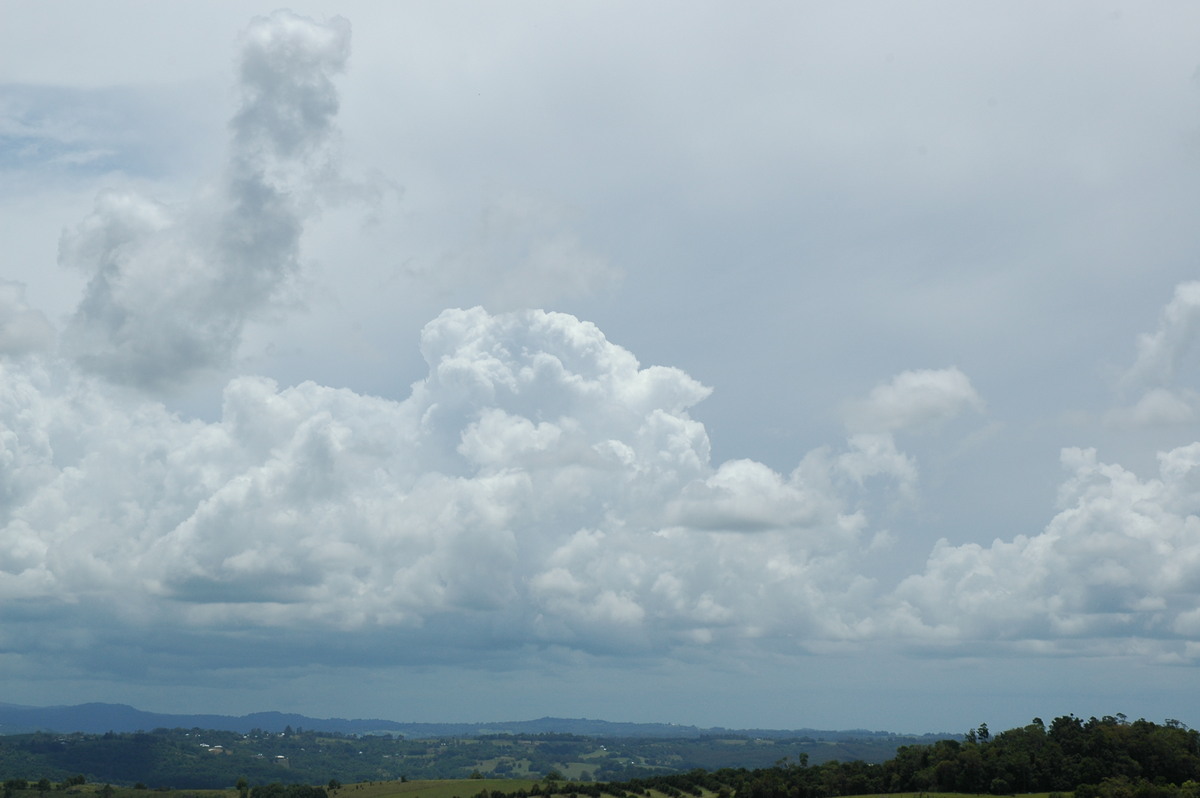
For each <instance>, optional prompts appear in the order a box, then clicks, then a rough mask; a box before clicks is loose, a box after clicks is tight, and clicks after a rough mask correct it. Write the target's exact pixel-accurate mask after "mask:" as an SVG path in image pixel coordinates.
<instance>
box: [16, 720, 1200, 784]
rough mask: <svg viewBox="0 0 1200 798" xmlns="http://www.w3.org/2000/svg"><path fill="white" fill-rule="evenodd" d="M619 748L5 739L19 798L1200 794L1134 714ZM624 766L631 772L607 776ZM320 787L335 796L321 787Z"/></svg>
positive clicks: (330, 738) (1198, 736)
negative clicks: (820, 752) (747, 760)
mask: <svg viewBox="0 0 1200 798" xmlns="http://www.w3.org/2000/svg"><path fill="white" fill-rule="evenodd" d="M688 742H695V741H688ZM610 743H614V741H607V742H600V741H597V740H594V739H589V738H579V737H575V736H573V735H537V736H535V737H534V738H528V739H525V738H521V739H518V738H515V737H509V736H501V737H496V738H484V739H470V740H432V741H430V740H397V739H394V738H391V737H365V738H363V737H353V736H351V737H343V736H339V735H330V734H320V735H317V734H311V733H305V732H302V731H292V730H290V729H289V730H287V731H286V732H285V733H284V734H266V733H255V732H252V733H250V734H244V735H243V734H236V733H232V732H212V731H201V730H199V729H193V730H187V731H184V730H157V731H155V732H152V733H148V734H147V733H138V734H131V735H115V734H111V733H110V734H106V735H57V736H56V735H48V734H38V735H21V736H17V737H8V738H0V774H3V775H6V776H7V777H8V780H7V781H5V782H3V788H4V796H3V798H35V796H36V798H54V796H53V795H52V793H55V792H65V793H66V794H67V795H72V796H74V795H82V796H87V798H92V796H95V797H96V798H136V796H139V795H140V796H145V795H146V787H145V785H146V784H150V785H152V786H153V787H155V788H157V789H158V790H160V791H164V792H165V791H169V790H170V788H171V786H172V785H177V786H182V787H186V788H187V789H186V790H185V791H182V792H180V791H176V792H174V793H173V795H174V796H175V798H209V796H206V795H205V794H204V793H203V792H202V789H203V788H206V787H213V788H223V789H222V790H220V791H219V792H215V793H211V794H209V795H211V796H212V798H218V797H219V798H535V797H538V798H555V797H556V796H557V797H561V798H581V797H582V796H587V798H689V797H690V798H831V797H832V796H847V795H885V794H887V795H892V796H901V795H908V794H919V795H923V794H928V793H939V794H942V795H946V796H950V795H958V794H969V795H979V794H988V793H990V794H996V795H1007V794H1014V793H1024V794H1040V795H1043V796H1044V798H1067V794H1068V793H1073V794H1074V795H1073V798H1200V732H1197V731H1195V730H1192V729H1189V728H1187V727H1186V726H1184V725H1183V724H1182V723H1179V722H1178V721H1174V720H1168V721H1166V722H1165V723H1163V724H1155V723H1151V722H1149V721H1146V720H1137V721H1133V722H1129V721H1128V720H1127V719H1126V718H1125V717H1124V716H1122V715H1117V716H1105V717H1103V718H1099V719H1097V718H1090V719H1088V720H1086V721H1084V720H1082V719H1080V718H1076V717H1075V716H1073V715H1067V716H1064V717H1060V718H1056V719H1055V720H1054V721H1053V722H1052V723H1051V724H1050V725H1049V726H1047V725H1046V724H1044V723H1043V722H1042V721H1041V720H1040V719H1038V718H1035V719H1034V720H1033V722H1032V723H1030V724H1029V725H1027V726H1024V727H1021V728H1017V729H1010V730H1008V731H1005V732H1002V733H999V734H996V735H992V734H991V732H990V731H989V730H988V728H987V726H986V725H981V726H979V727H978V728H976V729H971V730H970V731H969V732H968V733H967V734H965V735H963V737H962V739H961V740H950V739H945V740H938V741H937V742H934V743H932V744H921V745H905V746H900V747H899V748H898V749H897V750H896V751H895V755H894V756H893V757H892V758H890V759H887V760H885V761H881V762H867V761H863V760H855V761H846V762H842V761H838V760H829V761H824V762H819V763H814V764H810V758H809V756H808V754H807V753H804V752H801V753H798V754H797V755H796V756H795V757H794V758H793V757H784V758H780V759H779V760H777V761H776V762H774V763H773V764H771V765H769V766H766V767H755V768H747V767H740V766H739V767H719V768H716V769H705V768H703V767H695V768H691V769H689V770H687V771H681V770H680V769H679V768H678V764H679V763H680V762H682V761H685V760H684V758H683V755H682V754H680V753H679V752H678V750H676V749H673V748H672V747H671V746H672V745H673V744H679V745H682V744H683V743H682V741H674V743H672V742H671V741H656V745H657V747H656V745H651V744H650V743H648V742H645V741H643V743H644V745H645V746H646V747H643V748H641V749H638V750H640V753H639V754H637V755H636V756H637V760H636V761H635V760H634V759H633V756H634V755H633V754H631V753H630V752H631V751H632V750H634V749H633V748H631V747H630V746H631V745H632V744H631V743H630V741H626V745H625V747H624V748H620V747H617V750H615V751H613V750H609V749H610ZM710 743H713V744H714V746H715V750H720V751H725V750H726V749H731V748H733V749H743V752H745V751H753V750H754V749H755V746H756V745H762V746H764V747H769V746H768V745H767V744H766V743H765V742H762V741H753V740H747V739H741V740H739V741H730V740H722V741H720V744H719V745H716V743H715V742H714V741H710ZM735 743H736V744H735ZM792 744H793V745H796V741H793V743H792ZM614 747H616V746H615V743H614ZM635 748H636V746H635ZM668 751H675V753H673V754H668V753H667V752H668ZM277 752H278V753H277ZM672 765H675V767H674V768H672V767H671V766H672ZM422 768H424V769H428V770H434V769H437V768H452V769H453V770H454V771H455V773H454V775H455V776H456V777H457V778H458V779H460V780H458V781H428V780H426V781H421V780H418V779H410V778H409V773H412V774H416V773H417V772H418V771H419V770H421V769H422ZM613 770H617V771H619V772H621V771H623V772H625V773H627V774H628V775H625V776H623V777H621V778H617V779H605V778H602V777H603V776H604V775H605V774H607V773H609V772H612V771H613ZM396 771H409V773H405V772H399V773H397V772H396ZM597 775H598V776H600V777H601V778H599V779H598V778H596V776H597ZM497 776H502V778H497ZM35 777H36V780H35ZM130 784H133V789H130V788H129V785H130ZM314 784H319V785H322V786H310V785H314ZM111 785H119V786H116V787H114V786H111Z"/></svg>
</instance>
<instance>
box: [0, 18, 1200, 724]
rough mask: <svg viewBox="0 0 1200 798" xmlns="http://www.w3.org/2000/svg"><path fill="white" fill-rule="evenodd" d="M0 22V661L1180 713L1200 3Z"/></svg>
mask: <svg viewBox="0 0 1200 798" xmlns="http://www.w3.org/2000/svg"><path fill="white" fill-rule="evenodd" d="M3 13H4V17H5V20H6V22H5V24H4V25H3V26H0V240H3V242H4V247H3V249H2V250H0V684H2V685H4V689H3V695H0V700H3V701H7V702H12V703H24V704H36V705H42V704H70V703H82V702H87V701H108V702H120V703H129V704H133V705H135V706H138V707H139V708H142V709H147V710H153V711H159V712H194V711H205V712H221V713H229V714H244V713H247V712H253V711H265V710H279V711H289V712H301V713H304V714H308V715H312V716H318V717H330V716H338V717H380V718H388V719H392V720H400V721H428V722H435V721H499V720H518V719H528V718H536V717H542V716H547V715H551V716H562V717H590V718H602V719H608V720H614V721H648V722H649V721H653V722H670V723H680V724H694V725H699V726H726V727H733V728H750V727H760V728H764V727H765V728H802V727H810V728H826V729H830V728H833V729H848V728H870V729H887V730H891V731H897V732H927V731H930V732H931V731H948V732H965V731H966V730H967V729H970V728H973V727H975V726H976V725H978V724H979V723H981V722H984V723H987V724H988V725H989V726H990V727H991V728H993V729H1001V728H1009V727H1012V726H1017V725H1023V724H1025V723H1028V722H1029V721H1030V720H1031V719H1032V718H1033V717H1035V716H1036V717H1043V718H1046V719H1050V718H1052V717H1056V716H1059V715H1065V714H1068V713H1074V714H1077V715H1080V716H1082V717H1088V716H1091V715H1097V716H1099V715H1105V714H1116V713H1125V714H1126V715H1128V716H1129V717H1134V718H1136V717H1146V718H1147V719H1150V720H1155V721H1161V720H1163V719H1166V718H1176V719H1179V720H1181V721H1183V722H1184V723H1188V724H1191V725H1200V699H1198V698H1197V696H1198V695H1200V692H1198V691H1197V689H1196V688H1197V687H1198V686H1200V670H1198V668H1200V423H1198V422H1200V379H1198V376H1200V375H1198V372H1197V366H1198V365H1200V362H1198V361H1200V348H1198V344H1200V340H1198V339H1200V239H1198V238H1197V236H1196V218H1197V212H1198V211H1200V193H1198V192H1197V186H1198V185H1200V77H1198V76H1200V36H1198V35H1197V31H1200V8H1197V7H1196V6H1195V5H1194V4H1191V3H1182V2H1174V3H1173V2H1164V3H1156V4H1153V5H1149V4H1120V3H1093V2H1068V1H1064V2H1060V3H1055V4H1049V5H1048V4H1044V3H1037V2H1003V3H1000V2H984V3H973V4H970V5H965V4H961V3H956V2H910V3H902V4H901V3H881V2H879V3H872V2H863V3H779V2H769V1H768V0H762V2H756V3H751V4H737V5H733V4H719V3H710V2H671V1H669V0H668V1H665V2H661V3H654V4H646V3H640V2H624V1H623V0H617V2H603V3H602V2H591V1H590V0H581V1H580V2H572V3H557V2H554V3H552V2H515V3H509V4H483V3H465V2H457V1H456V0H451V1H450V2H439V3H433V2H405V3H388V4H384V3H367V2H354V1H353V0H347V1H346V2H340V3H333V2H312V3H308V4H306V5H303V6H299V5H297V6H293V7H292V8H290V9H277V8H275V7H273V6H261V7H259V6H257V5H256V4H255V3H252V2H246V1H245V0H239V2H228V1H226V0H204V2H199V1H198V0H180V2H175V3H171V4H161V3H150V2H143V1H142V0H115V1H114V2H110V3H104V4H96V3H91V2H83V1H82V0H78V1H73V0H55V2H23V1H21V0H12V1H11V2H6V3H5V5H4V12H3Z"/></svg>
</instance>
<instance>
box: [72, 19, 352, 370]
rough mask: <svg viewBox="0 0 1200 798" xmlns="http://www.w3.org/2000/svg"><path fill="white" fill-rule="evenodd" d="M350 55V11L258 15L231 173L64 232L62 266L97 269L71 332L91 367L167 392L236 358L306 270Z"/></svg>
mask: <svg viewBox="0 0 1200 798" xmlns="http://www.w3.org/2000/svg"><path fill="white" fill-rule="evenodd" d="M348 54H349V25H348V24H347V23H346V22H345V21H344V20H341V19H335V20H333V21H331V22H329V23H326V24H324V25H322V24H318V23H315V22H312V21H311V20H307V19H304V18H302V17H298V16H296V15H294V14H291V13H290V12H284V11H280V12H276V13H275V14H273V15H271V16H270V17H267V18H259V19H256V20H254V22H252V23H251V25H250V27H249V29H248V30H247V32H246V34H245V36H244V38H243V43H242V52H241V65H242V66H241V72H240V78H241V83H240V88H241V91H242V101H241V107H240V110H239V111H238V112H237V114H236V115H235V117H234V119H233V122H232V138H231V145H230V153H229V163H228V169H227V173H226V175H225V176H224V177H223V178H222V179H221V180H220V181H219V182H218V184H217V185H216V186H215V187H212V188H210V189H208V190H206V191H203V192H201V193H199V194H198V195H197V196H196V197H194V198H193V199H192V200H191V201H190V202H189V203H186V204H183V205H170V204H166V203H162V202H158V201H155V200H152V199H149V198H146V197H141V196H138V195H136V194H132V193H113V192H110V193H106V194H104V195H102V196H101V197H100V198H99V199H98V200H97V202H96V206H95V209H94V211H93V213H92V215H91V216H90V217H88V219H86V220H85V221H84V222H83V223H82V224H80V225H78V226H77V227H76V228H74V229H73V230H71V231H69V232H68V233H66V234H64V236H63V239H62V242H61V245H60V255H59V259H60V262H61V263H62V264H63V265H65V266H70V267H73V268H78V269H82V270H83V271H84V272H85V273H87V274H90V275H91V279H90V281H89V283H88V287H87V289H86V292H85V295H84V297H83V299H82V301H81V302H80V304H79V306H78V308H77V309H76V311H75V314H74V316H73V317H72V319H71V322H70V325H69V327H68V329H67V334H66V346H67V350H68V351H69V352H70V353H71V354H72V355H73V356H74V357H75V358H76V359H77V360H78V361H79V362H80V363H81V364H82V365H83V366H84V367H85V368H87V369H89V370H90V371H93V372H95V373H98V374H101V375H104V376H105V377H107V378H109V379H113V380H116V381H118V382H123V383H128V384H133V385H139V386H143V387H158V388H161V387H169V386H171V385H174V384H176V383H178V382H180V381H182V380H186V379H187V378H188V377H190V376H191V375H193V374H195V373H197V372H201V371H204V370H206V369H212V368H217V367H221V366H224V365H225V364H227V363H228V362H229V360H230V359H231V357H232V356H233V354H234V353H235V352H236V350H237V347H238V345H239V343H240V340H241V334H242V330H243V327H244V325H245V324H246V322H247V321H249V320H251V319H253V318H255V317H256V316H257V315H259V314H261V313H262V312H263V311H264V309H265V308H267V307H268V306H269V304H270V303H271V302H272V301H273V300H275V299H277V298H278V297H279V295H280V293H281V292H282V291H283V290H284V289H285V288H286V286H287V283H288V281H289V280H292V279H294V277H295V275H296V273H297V271H298V268H299V265H298V256H299V239H300V234H301V231H302V229H303V223H304V221H305V219H306V218H307V217H308V216H309V215H310V214H311V213H312V211H313V210H314V206H315V200H316V196H317V191H316V189H317V187H318V186H319V184H320V183H321V182H322V181H328V180H331V179H332V177H333V169H334V160H333V155H332V150H331V149H330V147H331V145H332V143H333V142H332V139H333V133H334V128H333V117H334V115H335V113H336V111H337V107H338V99H337V93H336V90H335V89H334V86H333V84H332V81H331V75H333V74H336V73H337V72H338V71H339V70H341V69H342V68H343V66H344V64H345V61H346V58H347V56H348Z"/></svg>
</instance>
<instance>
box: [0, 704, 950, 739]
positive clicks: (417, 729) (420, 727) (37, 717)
mask: <svg viewBox="0 0 1200 798" xmlns="http://www.w3.org/2000/svg"><path fill="white" fill-rule="evenodd" d="M288 726H291V727H292V728H293V729H300V728H303V729H306V730H310V731H328V732H339V733H341V734H385V733H386V734H399V735H403V736H405V737H412V738H418V739H420V738H427V737H479V736H482V735H488V734H577V735H580V736H587V737H661V738H694V737H705V736H712V735H744V736H748V737H761V738H768V739H779V738H787V737H815V738H820V739H825V740H843V739H875V738H881V737H883V738H886V737H898V736H903V737H911V738H921V737H927V738H929V739H931V740H932V739H942V738H944V737H946V736H947V735H944V734H938V735H934V734H930V735H897V734H893V733H891V732H886V731H868V730H866V729H853V730H849V731H833V730H821V729H791V730H783V729H727V728H723V727H715V728H707V729H706V728H700V727H697V726H678V725H675V724H673V723H621V722H613V721H605V720H589V719H587V718H539V719H537V720H522V721H505V722H499V723H400V722H398V721H393V720H383V719H379V718H368V719H364V718H355V719H346V718H310V717H308V716H306V715H299V714H295V713H287V712H253V713H250V714H248V715H239V716H233V715H182V714H180V715H175V714H164V713H157V712H144V711H142V710H140V709H135V708H134V707H131V706H128V705H126V704H102V703H90V704H75V705H72V706H53V707H32V706H24V705H20V704H5V703H0V734H25V733H29V732H35V731H46V732H57V733H60V734H69V733H71V732H84V733H87V734H103V733H104V732H109V731H112V732H134V731H151V730H153V729H160V728H165V729H180V728H182V729H193V728H200V729H219V730H222V731H235V732H241V733H243V734H244V733H246V732H249V731H251V730H252V729H262V730H263V731H269V732H282V731H283V730H284V729H286V728H287V727H288Z"/></svg>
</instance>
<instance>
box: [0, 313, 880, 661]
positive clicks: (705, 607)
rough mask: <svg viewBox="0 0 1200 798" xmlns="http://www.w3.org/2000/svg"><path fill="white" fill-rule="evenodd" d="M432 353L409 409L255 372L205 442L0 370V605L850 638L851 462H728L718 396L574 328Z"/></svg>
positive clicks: (147, 405) (579, 642)
mask: <svg viewBox="0 0 1200 798" xmlns="http://www.w3.org/2000/svg"><path fill="white" fill-rule="evenodd" d="M421 347H422V352H423V353H424V355H425V358H426V360H427V361H428V365H429V373H428V376H427V377H426V378H425V379H424V380H422V381H420V382H418V383H417V384H416V385H414V386H413V390H412V394H411V396H410V397H409V398H408V399H406V400H404V401H401V402H396V401H391V400H386V399H379V398H372V397H367V396H362V395H359V394H355V393H353V392H350V391H346V390H335V389H331V388H324V387H321V386H318V385H315V384H312V383H305V384H302V385H298V386H296V387H293V388H285V389H280V388H279V387H278V386H276V385H275V384H274V383H272V382H271V381H269V380H265V379H261V378H254V377H244V378H240V379H237V380H234V381H233V382H231V383H230V384H229V386H228V388H227V389H226V392H225V401H224V411H223V415H222V418H221V419H220V420H219V421H217V422H215V423H211V424H205V423H201V422H194V421H193V422H187V421H183V420H181V419H179V418H177V417H175V416H173V415H171V414H169V413H167V412H166V411H165V410H164V409H163V407H162V406H161V405H160V404H158V403H156V402H153V401H146V400H142V401H141V402H140V403H136V404H134V405H133V406H129V405H128V404H127V402H128V396H127V395H126V394H123V393H121V392H120V391H114V390H113V389H110V388H108V387H107V386H106V385H105V384H104V383H103V382H101V381H98V380H96V379H95V378H84V377H78V376H73V374H72V372H71V371H70V370H65V371H64V370H57V371H55V370H45V369H32V368H24V369H22V368H17V367H16V366H15V365H11V364H10V365H5V366H4V368H5V372H4V374H3V377H4V379H3V381H0V384H2V385H3V386H4V389H3V394H0V398H2V400H3V401H2V402H0V423H2V424H3V429H5V430H6V437H5V438H3V441H4V444H5V449H4V452H5V455H6V459H5V461H4V471H3V474H4V482H3V490H4V495H5V499H6V501H5V502H4V503H3V507H4V511H3V516H2V517H0V523H2V524H3V526H0V538H2V539H3V543H4V545H3V546H2V547H0V548H2V550H3V552H4V560H3V563H0V595H4V596H6V597H7V598H8V599H9V600H11V601H13V602H18V603H20V602H32V603H35V604H36V605H37V606H39V607H41V608H42V610H41V615H40V616H39V617H43V616H44V614H46V613H48V614H50V615H54V616H57V617H59V622H58V625H57V627H56V628H58V629H60V630H61V631H62V633H63V634H66V635H71V634H73V632H72V631H71V628H72V625H73V623H74V622H77V621H78V619H79V613H78V609H77V608H78V607H79V606H80V603H81V602H84V601H85V600H86V599H87V597H88V596H91V595H98V594H104V595H106V596H108V597H109V601H108V603H106V604H105V606H106V607H107V608H108V609H106V610H100V609H99V608H98V607H94V608H92V609H91V610H89V613H87V615H88V620H87V623H88V624H89V625H93V626H95V625H97V624H99V625H100V626H103V625H105V624H107V625H111V626H115V627H118V628H120V627H123V626H126V625H128V624H134V625H135V626H137V625H147V624H148V625H160V624H163V625H169V626H171V627H173V628H175V629H176V633H178V632H179V631H181V630H182V631H185V632H190V633H192V634H197V635H204V634H208V633H211V631H212V630H213V629H214V628H225V627H227V626H230V625H232V626H237V627H240V628H242V629H246V630H249V629H257V630H261V632H262V633H264V634H265V633H266V632H267V631H268V630H272V629H276V630H279V629H286V630H290V631H291V632H293V633H295V634H297V635H299V636H300V637H304V636H305V635H307V634H308V633H310V632H312V631H313V630H316V629H325V630H329V631H332V632H346V631H349V630H356V629H365V628H373V629H385V630H392V633H393V634H402V635H404V636H406V637H407V638H408V639H411V640H422V641H425V642H426V643H431V642H435V641H437V642H440V643H441V644H447V642H448V640H447V639H457V637H458V635H461V634H462V631H463V630H464V629H474V630H476V631H477V632H478V633H479V634H480V635H483V636H484V637H486V638H487V639H489V640H492V641H494V643H495V644H496V645H498V646H501V647H503V646H516V645H521V644H528V643H535V642H541V643H558V644H564V645H569V646H572V647H579V648H584V649H597V648H600V649H604V648H607V647H611V646H616V645H619V646H622V647H626V648H627V647H629V646H633V647H634V648H639V649H641V648H658V647H663V646H670V645H678V644H685V643H686V644H704V643H707V642H710V641H712V640H715V639H717V638H721V637H725V638H728V637H734V638H745V637H751V638H755V637H759V636H761V635H764V634H765V635H771V636H774V635H780V634H788V635H791V634H801V635H802V636H803V637H805V638H812V639H829V638H831V637H832V638H836V639H841V638H844V637H848V636H854V635H856V634H857V633H858V632H857V631H856V630H857V629H858V626H859V625H860V624H861V623H862V620H863V619H862V612H863V611H864V610H865V609H866V606H865V604H864V602H865V601H868V600H869V594H870V590H869V589H868V588H869V583H868V582H867V581H866V580H864V579H862V578H861V577H858V576H856V570H857V569H856V562H857V560H858V559H859V558H860V556H861V553H862V549H863V542H862V541H861V540H860V538H861V537H862V533H863V531H864V527H865V523H866V519H865V518H864V517H863V516H862V514H861V513H859V512H858V511H857V509H856V507H855V506H854V500H853V495H854V488H853V485H854V480H855V478H856V477H857V473H856V472H855V471H854V470H849V471H847V470H846V467H845V465H846V464H845V462H844V461H843V460H842V459H840V458H839V457H837V456H835V455H833V454H831V453H826V452H816V453H813V454H812V455H810V456H809V457H808V458H806V459H805V460H804V461H803V462H802V463H801V465H800V466H799V467H798V468H797V469H796V470H795V471H794V472H793V473H792V474H790V475H782V474H779V473H776V472H775V471H773V470H771V469H770V468H768V467H766V466H764V465H762V464H760V463H755V462H752V461H745V460H743V461H733V462H729V463H725V464H722V465H720V466H718V467H714V466H713V465H712V464H711V463H710V458H709V442H708V436H707V433H706V432H705V430H704V428H703V426H702V425H700V424H699V423H698V422H696V421H695V420H694V419H692V418H691V417H690V416H689V414H688V410H689V408H690V407H692V406H693V405H694V404H695V403H696V402H698V401H700V400H701V399H703V398H704V397H705V396H706V395H707V394H708V389H707V388H704V387H703V386H701V385H700V384H698V383H697V382H696V381H695V380H693V379H691V378H690V377H688V376H687V375H686V374H684V373H683V372H681V371H679V370H677V369H673V368H664V367H649V368H643V367H641V366H640V365H639V364H638V362H637V360H636V359H635V358H634V357H633V355H632V354H631V353H630V352H628V351H627V350H625V349H623V348H621V347H619V346H616V345H614V344H612V343H611V342H609V341H608V340H606V339H605V337H604V335H603V334H602V333H601V332H600V331H599V330H598V329H597V328H596V327H595V326H594V325H591V324H588V323H585V322H581V321H579V320H577V319H575V318H574V317H571V316H567V315H565V314H559V313H545V312H542V311H524V312H519V313H512V314H505V315H499V316H492V315H490V314H488V313H486V312H485V311H483V310H482V309H480V308H475V309H472V310H451V311H446V312H444V313H443V314H442V315H441V316H439V317H438V318H437V319H436V320H434V321H433V322H431V323H430V324H429V325H427V326H426V328H425V330H424V332H423V334H422V339H421ZM851 453H855V454H856V456H857V457H859V458H867V457H870V456H871V453H870V452H863V451H858V450H855V449H853V448H852V449H851ZM878 470H880V471H886V469H885V468H880V469H878ZM31 606H32V604H31ZM97 612H100V613H101V614H104V613H107V617H105V618H102V619H100V620H97V618H96V617H95V613H97ZM435 621H436V623H435ZM53 634H54V633H51V634H50V637H53ZM388 639H389V638H388V637H384V638H381V639H380V645H386V641H387V640H388ZM46 642H47V644H48V645H54V643H53V641H52V640H50V638H49V637H48V638H47V640H46ZM310 656H315V657H318V658H319V657H320V656H322V655H320V654H312V653H310ZM402 656H408V655H402ZM414 656H415V655H414Z"/></svg>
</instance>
